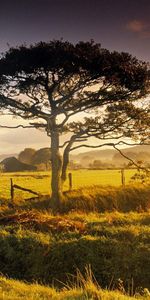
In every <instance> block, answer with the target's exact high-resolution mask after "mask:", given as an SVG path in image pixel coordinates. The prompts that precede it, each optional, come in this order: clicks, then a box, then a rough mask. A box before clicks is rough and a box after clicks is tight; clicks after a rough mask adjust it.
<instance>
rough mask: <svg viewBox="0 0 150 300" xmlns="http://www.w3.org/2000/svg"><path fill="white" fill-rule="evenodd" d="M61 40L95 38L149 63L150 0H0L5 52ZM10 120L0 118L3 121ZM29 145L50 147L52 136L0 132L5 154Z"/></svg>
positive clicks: (0, 48)
mask: <svg viewBox="0 0 150 300" xmlns="http://www.w3.org/2000/svg"><path fill="white" fill-rule="evenodd" d="M60 38H63V39H64V40H69V41H70V42H73V43H75V42H77V41H79V40H84V41H87V40H90V39H94V40H95V41H96V42H98V43H101V45H102V47H103V48H108V49H109V50H117V51H127V52H130V53H131V54H133V55H135V56H137V58H139V59H142V60H145V61H150V0H4V1H3V0H1V1H0V52H5V51H6V50H7V49H8V48H9V46H16V45H20V44H22V43H26V44H27V45H28V44H31V43H35V42H38V41H41V40H42V41H48V40H52V39H60ZM7 122H8V119H6V117H5V118H4V117H0V124H2V123H3V124H4V123H7ZM12 122H13V123H14V122H16V121H12V120H11V119H9V123H12ZM26 146H31V147H34V148H39V147H45V146H49V140H48V138H47V137H46V136H45V135H44V134H43V133H41V132H38V131H37V130H33V131H32V134H31V131H30V132H29V131H28V130H25V131H23V129H19V130H17V131H16V130H15V131H13V132H12V131H11V132H10V130H6V129H5V130H4V129H1V130H0V154H1V153H11V152H12V153H15V152H16V151H17V152H18V151H19V150H22V149H23V148H24V147H26Z"/></svg>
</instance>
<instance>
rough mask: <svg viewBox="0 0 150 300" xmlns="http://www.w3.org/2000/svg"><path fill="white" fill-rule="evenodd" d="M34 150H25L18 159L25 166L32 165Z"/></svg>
mask: <svg viewBox="0 0 150 300" xmlns="http://www.w3.org/2000/svg"><path fill="white" fill-rule="evenodd" d="M35 152H36V150H35V149H32V148H25V149H24V150H23V151H21V152H20V153H19V155H18V159H19V160H20V161H21V162H23V163H25V164H32V160H33V156H34V154H35Z"/></svg>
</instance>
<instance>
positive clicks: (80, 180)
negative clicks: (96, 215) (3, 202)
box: [0, 169, 136, 199]
mask: <svg viewBox="0 0 150 300" xmlns="http://www.w3.org/2000/svg"><path fill="white" fill-rule="evenodd" d="M135 172H136V170H135V169H131V170H126V171H125V182H126V184H129V183H130V180H131V177H132V176H133V175H134V174H135ZM71 173H72V179H73V189H75V190H77V189H79V188H81V187H88V186H92V185H102V186H108V185H110V186H117V187H119V186H121V171H120V170H84V169H83V170H82V169H81V170H71ZM10 178H12V179H13V183H14V184H17V185H19V186H21V187H25V188H29V189H32V190H33V191H36V192H38V193H40V194H41V195H47V194H49V193H50V178H51V173H50V171H45V172H44V171H43V172H17V173H1V174H0V198H5V199H9V198H10ZM68 189H69V182H68V180H67V181H66V183H65V184H64V191H67V190H68ZM20 197H21V198H28V197H32V195H31V194H29V193H26V192H22V191H21V192H20V191H16V192H15V198H20Z"/></svg>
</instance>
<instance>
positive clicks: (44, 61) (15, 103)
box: [0, 40, 150, 205]
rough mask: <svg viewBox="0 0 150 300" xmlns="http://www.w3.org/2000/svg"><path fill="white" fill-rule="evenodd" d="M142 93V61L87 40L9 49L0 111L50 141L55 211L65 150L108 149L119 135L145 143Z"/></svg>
mask: <svg viewBox="0 0 150 300" xmlns="http://www.w3.org/2000/svg"><path fill="white" fill-rule="evenodd" d="M148 91H149V70H148V65H147V64H146V63H145V62H141V61H139V60H138V59H137V58H135V57H133V56H131V55H130V54H128V53H123V52H122V53H118V52H116V51H114V52H110V51H108V50H107V49H103V48H101V46H100V44H96V43H94V42H93V41H90V42H79V43H77V44H76V45H73V44H71V43H69V42H64V41H62V40H59V41H50V42H48V43H45V42H40V43H38V44H35V45H31V46H29V47H27V46H20V47H17V48H10V49H9V51H8V52H6V53H5V54H4V55H3V56H2V58H1V60H0V107H1V109H2V110H3V111H5V112H6V111H7V110H9V113H12V114H13V115H16V116H21V117H22V118H23V119H26V120H30V124H29V125H28V127H35V128H43V129H45V131H46V132H47V135H48V136H50V138H51V160H52V198H55V199H57V200H58V201H57V200H55V202H56V204H57V205H58V203H59V202H60V201H59V198H60V197H59V195H58V193H59V190H60V186H61V183H62V181H64V180H65V179H66V168H67V165H68V162H69V152H70V151H72V150H74V149H77V148H80V147H83V146H86V147H89V146H93V145H87V143H86V142H87V140H88V139H89V138H90V137H93V136H94V137H95V138H96V139H98V140H100V141H101V140H103V142H104V144H105V145H112V146H114V147H115V148H116V145H117V144H119V143H121V141H120V139H121V138H124V137H127V138H134V139H135V140H136V141H138V142H140V143H144V142H147V141H148V139H149V125H150V118H149V112H150V110H149V108H150V101H149V99H148V98H146V96H147V94H148ZM89 113H90V115H89ZM78 116H79V117H78ZM18 126H22V125H21V124H20V125H18ZM67 132H68V133H69V139H68V140H67V141H65V142H64V144H60V141H59V137H60V135H61V134H63V133H67ZM111 140H112V141H113V142H111ZM114 140H115V141H116V140H118V142H117V143H114ZM122 143H124V141H122ZM93 147H96V146H93ZM60 148H61V149H64V150H63V158H61V156H60V153H59V149H60Z"/></svg>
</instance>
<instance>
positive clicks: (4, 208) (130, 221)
mask: <svg viewBox="0 0 150 300" xmlns="http://www.w3.org/2000/svg"><path fill="white" fill-rule="evenodd" d="M72 173H73V190H72V191H68V182H67V183H66V186H65V191H64V199H63V203H62V211H61V213H59V214H57V215H54V214H53V213H52V210H51V203H50V197H49V196H48V193H49V185H50V174H49V172H34V173H33V172H31V173H30V172H28V173H26V172H23V173H9V174H6V173H2V174H1V179H0V193H1V196H0V245H1V246H0V272H1V277H0V299H2V300H3V299H4V300H12V299H13V300H20V299H24V300H31V299H32V300H33V299H34V300H48V299H52V300H130V299H131V300H133V299H140V300H141V299H150V292H149V290H150V272H149V270H150V226H149V225H150V214H149V211H150V186H149V185H140V184H137V185H135V184H133V183H132V184H131V183H130V184H129V182H130V178H131V176H132V175H133V174H134V173H135V170H128V171H126V173H125V176H126V185H125V187H122V186H121V174H120V173H119V170H107V171H98V170H97V171H96V170H95V171H94V170H92V171H91V170H78V171H73V172H72ZM10 178H13V182H14V183H15V184H18V185H20V186H22V187H26V188H31V189H33V190H35V191H38V192H40V193H41V194H42V196H41V197H39V198H37V197H35V198H34V197H33V199H30V200H29V201H27V200H25V199H24V197H25V198H27V197H28V196H29V197H30V196H31V194H28V193H24V192H22V191H21V192H15V201H14V206H12V205H10V204H11V202H10V201H8V200H9V199H10ZM108 178H109V180H110V182H109V185H108V181H107V179H108Z"/></svg>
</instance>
